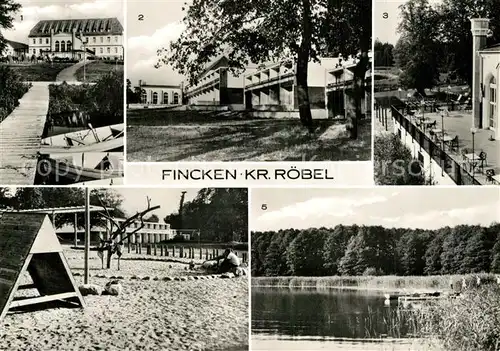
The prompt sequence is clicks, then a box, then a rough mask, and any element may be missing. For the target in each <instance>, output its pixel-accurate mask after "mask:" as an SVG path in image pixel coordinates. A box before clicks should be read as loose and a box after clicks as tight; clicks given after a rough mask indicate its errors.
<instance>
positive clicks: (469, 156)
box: [464, 153, 479, 172]
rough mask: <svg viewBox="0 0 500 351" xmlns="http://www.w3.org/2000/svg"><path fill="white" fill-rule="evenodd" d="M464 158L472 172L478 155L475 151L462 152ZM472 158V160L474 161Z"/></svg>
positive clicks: (477, 160) (477, 161)
mask: <svg viewBox="0 0 500 351" xmlns="http://www.w3.org/2000/svg"><path fill="white" fill-rule="evenodd" d="M464 159H465V160H466V161H467V163H468V164H469V171H471V172H473V170H475V168H476V166H477V164H478V163H479V155H478V154H476V153H470V154H464ZM472 160H474V162H473V161H472Z"/></svg>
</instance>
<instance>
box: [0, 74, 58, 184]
mask: <svg viewBox="0 0 500 351" xmlns="http://www.w3.org/2000/svg"><path fill="white" fill-rule="evenodd" d="M32 84H33V87H32V88H31V89H30V90H29V91H28V92H27V93H26V94H24V96H23V97H22V98H21V99H20V100H19V106H18V107H17V108H16V109H15V110H14V111H13V112H12V113H11V114H10V115H9V116H8V117H7V118H5V119H4V120H3V121H2V122H1V123H0V150H1V152H0V184H15V185H33V184H34V181H35V175H36V167H37V162H38V151H39V150H40V140H41V137H42V133H43V128H44V126H45V120H46V117H47V111H48V109H49V88H48V85H49V84H50V83H48V82H47V83H44V82H34V83H32Z"/></svg>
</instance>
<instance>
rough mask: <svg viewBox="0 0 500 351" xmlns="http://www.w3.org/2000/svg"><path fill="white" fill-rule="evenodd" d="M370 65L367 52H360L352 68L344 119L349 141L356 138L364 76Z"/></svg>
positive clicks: (363, 89)
mask: <svg viewBox="0 0 500 351" xmlns="http://www.w3.org/2000/svg"><path fill="white" fill-rule="evenodd" d="M369 64H370V58H369V57H368V51H362V52H361V57H360V59H359V61H358V63H357V64H356V67H355V68H354V77H353V85H352V90H347V91H346V95H347V99H346V100H347V103H346V118H347V130H348V131H349V137H350V138H351V139H357V138H358V124H359V120H360V119H361V116H362V108H361V103H362V101H363V98H364V96H365V76H366V72H367V71H368V68H369Z"/></svg>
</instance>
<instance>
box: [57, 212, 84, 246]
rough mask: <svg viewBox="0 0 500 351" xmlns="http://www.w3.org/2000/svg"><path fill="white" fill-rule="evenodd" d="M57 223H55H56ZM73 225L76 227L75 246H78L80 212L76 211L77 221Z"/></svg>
mask: <svg viewBox="0 0 500 351" xmlns="http://www.w3.org/2000/svg"><path fill="white" fill-rule="evenodd" d="M54 225H55V223H54ZM73 226H74V227H75V242H74V244H75V247H76V246H78V214H77V213H76V212H75V222H74V223H73Z"/></svg>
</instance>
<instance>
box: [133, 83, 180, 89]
mask: <svg viewBox="0 0 500 351" xmlns="http://www.w3.org/2000/svg"><path fill="white" fill-rule="evenodd" d="M141 88H172V89H181V86H180V85H162V84H142V85H141Z"/></svg>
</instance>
